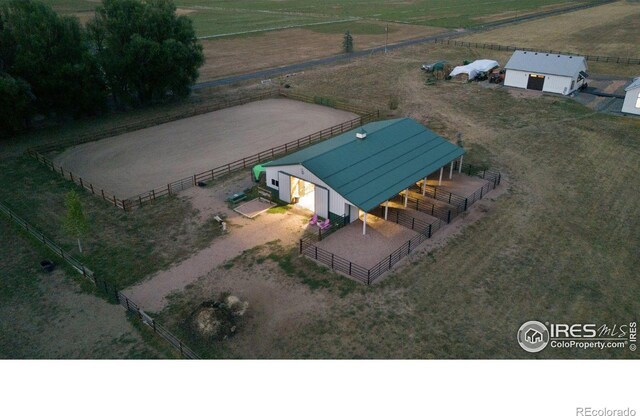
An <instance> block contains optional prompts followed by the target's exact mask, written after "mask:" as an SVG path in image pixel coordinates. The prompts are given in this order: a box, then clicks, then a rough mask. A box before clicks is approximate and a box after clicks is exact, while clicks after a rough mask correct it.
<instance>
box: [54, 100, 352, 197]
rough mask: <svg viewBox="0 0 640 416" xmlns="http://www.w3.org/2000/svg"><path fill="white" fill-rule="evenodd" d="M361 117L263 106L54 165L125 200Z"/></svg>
mask: <svg viewBox="0 0 640 416" xmlns="http://www.w3.org/2000/svg"><path fill="white" fill-rule="evenodd" d="M356 117H357V115H355V114H353V113H349V112H346V111H341V110H336V109H333V108H329V107H325V106H320V105H315V104H308V103H303V102H300V101H294V100H288V99H268V100H261V101H256V102H252V103H249V104H245V105H241V106H237V107H232V108H227V109H223V110H220V111H214V112H211V113H207V114H202V115H199V116H195V117H189V118H185V119H182V120H177V121H173V122H170V123H165V124H161V125H158V126H154V127H150V128H147V129H143V130H138V131H134V132H130V133H125V134H122V135H119V136H115V137H110V138H108V139H104V140H100V141H96V142H91V143H86V144H82V145H79V146H75V147H72V148H70V149H67V150H65V151H64V152H62V153H61V154H58V155H57V156H55V158H54V162H55V163H57V164H59V165H60V166H62V167H63V168H64V169H65V170H68V171H71V172H73V173H74V174H75V175H78V176H80V177H82V178H84V179H85V180H88V181H90V182H92V183H94V184H96V185H99V186H100V187H102V188H104V189H106V190H109V191H111V192H114V193H115V194H116V195H118V196H119V197H125V198H126V197H131V196H133V195H137V194H139V193H142V192H145V191H149V190H151V189H153V188H157V187H160V186H163V185H165V184H167V183H169V182H172V181H175V180H178V179H182V178H186V177H189V176H191V175H194V174H196V173H200V172H203V171H205V170H208V169H213V168H215V167H218V166H222V165H224V164H226V163H230V162H234V161H236V160H238V159H242V158H243V157H245V156H250V155H253V154H256V153H258V152H261V151H263V150H268V149H270V148H272V147H274V146H278V145H282V144H284V143H287V142H290V141H292V140H295V139H298V138H301V137H304V136H307V135H309V134H311V133H314V132H316V131H319V130H322V129H324V128H327V127H331V126H334V125H337V124H340V123H342V122H345V121H348V120H352V119H354V118H356Z"/></svg>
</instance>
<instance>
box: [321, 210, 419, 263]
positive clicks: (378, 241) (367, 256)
mask: <svg viewBox="0 0 640 416" xmlns="http://www.w3.org/2000/svg"><path fill="white" fill-rule="evenodd" d="M362 225H363V224H362V217H361V219H360V220H357V221H354V222H352V223H351V224H349V225H347V226H346V227H344V228H341V229H339V230H338V231H336V232H334V233H333V234H331V235H330V236H329V237H327V238H325V239H323V240H322V241H319V242H318V243H316V245H317V246H318V247H319V248H322V249H324V250H327V251H328V252H329V253H334V254H336V255H338V256H340V257H343V258H345V259H346V260H349V261H350V262H353V263H355V264H357V265H359V266H362V267H364V268H366V269H370V268H372V267H373V266H375V265H376V264H378V263H379V262H380V261H382V260H383V259H384V258H385V257H389V254H391V253H393V252H394V251H395V250H397V249H398V248H399V247H400V246H401V245H403V244H404V243H406V242H407V241H409V240H411V239H412V238H413V237H415V236H416V235H417V233H416V232H415V231H413V230H410V229H409V228H406V227H403V226H402V225H398V224H395V223H392V222H390V221H385V220H384V218H378V217H375V216H373V215H367V233H366V235H362Z"/></svg>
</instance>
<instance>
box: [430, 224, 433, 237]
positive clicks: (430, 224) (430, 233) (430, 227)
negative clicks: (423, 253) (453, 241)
mask: <svg viewBox="0 0 640 416" xmlns="http://www.w3.org/2000/svg"><path fill="white" fill-rule="evenodd" d="M432 225H433V224H429V238H431V226H432Z"/></svg>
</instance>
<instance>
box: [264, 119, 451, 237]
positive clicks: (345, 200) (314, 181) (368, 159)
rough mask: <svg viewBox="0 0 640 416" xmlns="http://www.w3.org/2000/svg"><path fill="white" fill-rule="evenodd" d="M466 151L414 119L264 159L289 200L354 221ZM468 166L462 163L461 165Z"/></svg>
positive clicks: (270, 182) (271, 180)
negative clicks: (270, 159)
mask: <svg viewBox="0 0 640 416" xmlns="http://www.w3.org/2000/svg"><path fill="white" fill-rule="evenodd" d="M463 154H464V150H463V149H462V148H460V147H458V146H456V145H454V144H452V143H450V142H449V141H448V140H446V139H444V138H443V137H441V136H439V135H437V134H436V133H434V132H433V131H431V130H429V129H427V128H426V127H424V126H423V125H421V124H420V123H418V122H417V121H415V120H413V119H410V118H399V119H391V120H384V121H377V122H373V123H369V124H366V125H364V126H362V128H358V129H355V130H351V131H348V132H346V133H343V134H341V135H339V136H336V137H334V138H332V139H329V140H326V141H324V142H321V143H318V144H315V145H313V146H310V147H307V148H305V149H302V150H300V151H298V152H295V153H292V154H290V155H287V156H285V157H283V158H281V159H278V160H274V161H271V162H269V163H266V164H264V165H263V166H264V168H265V171H266V184H267V186H268V187H270V188H271V189H272V190H273V192H274V193H275V194H277V195H278V198H279V199H280V200H281V201H283V202H284V203H287V204H297V205H298V206H301V207H303V208H306V209H308V210H310V211H313V212H314V213H315V214H316V215H317V216H318V217H320V218H325V219H329V220H330V221H331V222H334V221H341V222H343V223H349V222H352V221H355V220H357V219H358V218H359V215H360V212H363V216H364V222H363V233H365V232H366V213H367V212H368V211H371V210H373V209H375V208H377V207H378V206H379V205H380V204H383V203H384V202H385V201H388V200H389V199H391V198H393V197H394V196H396V195H398V194H399V193H401V192H402V191H404V190H405V189H408V188H409V187H410V186H412V185H414V184H415V183H416V182H418V181H420V180H422V179H425V178H426V177H427V176H428V175H429V174H431V173H433V172H436V171H437V170H439V169H440V178H442V174H443V171H444V168H445V167H446V166H447V165H449V170H450V172H449V175H451V174H452V172H453V162H454V161H456V160H460V162H462V156H463ZM459 166H462V163H460V164H459Z"/></svg>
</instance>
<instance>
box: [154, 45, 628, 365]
mask: <svg viewBox="0 0 640 416" xmlns="http://www.w3.org/2000/svg"><path fill="white" fill-rule="evenodd" d="M491 52H493V51H482V50H480V51H478V50H473V49H472V50H467V49H464V48H454V49H449V50H444V49H440V48H433V46H432V45H422V46H416V47H412V48H407V49H403V50H401V51H394V52H392V53H389V54H387V55H386V56H383V55H376V56H373V57H371V58H362V59H354V60H352V61H351V62H345V63H343V64H340V65H336V66H331V67H322V68H316V69H314V70H309V71H305V73H304V74H301V75H300V76H298V77H295V79H293V80H292V81H291V82H292V88H293V89H294V90H295V91H300V92H302V93H315V94H321V95H326V96H333V97H336V98H339V99H351V100H358V101H362V102H368V103H371V104H373V105H376V106H378V107H380V108H387V109H388V108H389V103H390V101H391V100H390V99H391V98H395V99H397V101H398V102H399V107H398V109H397V110H395V111H393V112H391V111H389V113H393V114H395V115H403V116H410V117H414V118H416V119H417V120H420V121H421V122H423V123H425V124H426V125H427V126H429V127H431V128H432V129H434V130H436V131H437V132H438V133H440V134H442V135H444V136H445V137H456V135H457V134H458V133H459V134H460V135H461V138H462V140H463V141H464V146H465V148H466V150H467V152H468V157H467V156H465V160H467V159H468V161H469V162H471V163H482V162H486V163H488V164H490V165H491V166H493V167H494V168H497V169H500V170H501V171H502V172H503V173H504V181H505V182H504V183H505V185H504V186H505V190H504V194H503V195H502V196H500V197H498V198H494V197H491V198H489V199H486V200H483V201H482V202H481V203H479V205H478V206H477V207H475V208H473V210H472V212H471V213H470V214H468V215H464V216H463V217H462V219H461V221H462V222H464V223H465V227H457V226H456V228H455V230H454V231H453V232H452V233H450V234H449V236H448V238H447V239H446V240H445V241H446V242H441V243H440V244H439V245H438V246H436V247H435V249H434V247H431V251H430V252H429V253H428V254H427V253H425V252H424V251H423V252H418V253H417V254H415V255H412V256H410V257H409V258H408V259H407V260H406V261H404V263H402V264H401V265H400V267H399V268H398V269H396V270H395V271H393V272H392V273H391V275H390V276H388V277H387V278H386V279H385V280H384V281H382V282H381V283H380V284H376V285H374V286H372V287H363V286H355V287H354V286H351V285H350V284H349V283H351V282H347V283H343V282H346V281H345V279H344V278H343V277H340V276H336V275H335V274H333V273H331V272H329V271H328V270H326V269H323V268H321V267H317V266H314V265H313V264H309V262H308V261H306V260H305V259H304V258H300V257H299V256H298V254H297V248H296V247H293V246H286V245H285V246H283V245H277V244H276V245H273V244H272V245H265V246H261V247H259V248H258V249H256V250H252V251H248V252H246V253H244V254H243V255H242V256H240V257H239V258H237V259H234V260H233V261H232V262H230V263H229V265H228V266H227V267H224V268H219V269H214V270H212V271H211V272H210V274H209V275H208V276H206V277H203V278H202V279H200V281H199V282H197V283H196V284H194V285H192V286H190V287H189V288H188V289H187V290H186V291H184V292H182V293H180V294H176V295H175V296H174V298H173V299H172V301H171V302H170V304H169V306H168V307H167V308H166V309H165V310H164V311H163V312H162V314H161V317H162V319H163V320H164V321H165V322H167V323H168V325H169V326H170V327H171V328H172V330H174V331H176V332H177V333H179V334H181V335H182V336H185V337H189V334H188V332H185V328H184V327H183V326H181V325H182V324H181V323H182V322H183V320H184V319H185V317H186V316H188V313H189V312H190V311H192V310H193V308H194V307H195V306H197V305H198V303H199V302H201V301H203V300H206V299H208V298H210V297H211V296H212V293H213V294H215V293H219V292H221V291H231V292H234V293H242V294H244V295H245V299H246V300H247V301H248V302H249V304H250V305H252V304H255V305H256V309H255V310H254V312H253V315H250V316H249V318H248V320H247V322H246V323H245V325H246V326H245V327H244V328H243V329H241V330H240V332H239V334H238V335H237V337H236V338H234V339H231V340H229V341H228V342H225V343H222V344H210V345H199V346H198V348H199V351H200V352H201V353H202V354H204V355H205V356H209V357H228V358H231V357H233V358H238V357H258V358H267V357H268V358H291V357H297V358H309V357H311V358H321V357H322V358H374V357H375V358H389V357H395V358H463V357H465V358H505V357H509V358H532V356H531V355H530V354H528V353H526V352H524V351H523V350H522V349H521V348H520V347H519V346H518V344H517V343H516V341H515V334H516V332H517V329H518V327H519V326H520V325H521V324H522V323H523V322H525V321H527V320H531V319H537V320H541V321H543V322H544V321H559V322H587V321H589V322H590V321H593V322H597V323H607V322H609V323H614V322H620V323H625V322H628V321H629V320H633V319H635V311H637V306H638V304H637V299H636V296H635V293H637V292H638V291H639V290H640V286H638V280H637V278H636V277H637V270H638V267H639V264H638V260H637V256H635V254H634V253H637V252H638V250H640V239H639V238H640V237H639V235H638V234H637V232H635V230H637V229H638V227H640V223H639V219H640V208H639V207H640V205H639V204H638V195H639V194H640V189H638V185H637V178H638V176H639V175H640V170H639V169H640V167H639V165H638V163H637V158H638V157H639V156H640V147H639V146H638V143H639V140H640V121H638V120H634V119H629V118H622V117H613V116H605V115H600V114H597V113H593V112H592V111H591V110H589V109H587V108H585V107H582V106H581V105H580V104H578V103H576V102H574V101H572V100H570V99H567V98H566V97H560V96H551V95H549V96H547V95H538V96H529V95H526V94H518V93H517V92H514V91H513V90H508V89H506V88H497V89H494V88H485V87H483V86H481V85H479V84H477V83H470V84H467V83H457V82H439V83H437V84H436V85H433V86H428V85H425V84H424V74H423V73H422V72H421V71H420V70H419V66H420V64H421V63H423V61H434V60H437V59H441V58H445V59H448V60H450V61H459V60H462V59H463V58H470V59H472V58H476V57H483V56H484V54H487V53H491ZM507 55H508V54H505V56H504V57H503V58H501V61H502V60H503V59H504V58H506V57H507ZM491 57H492V56H491ZM327 80H331V82H327ZM380 80H384V82H380ZM372 85H376V88H371V86H372ZM265 285H269V288H270V289H269V290H270V291H271V292H273V293H295V294H296V295H295V296H290V297H289V298H288V299H287V302H286V304H285V305H283V306H282V307H280V308H278V309H279V310H281V311H282V313H285V311H302V312H301V313H300V314H299V315H292V314H290V315H287V317H286V319H282V320H274V319H271V318H270V315H269V312H268V311H270V310H273V309H274V308H276V306H275V305H276V303H275V300H273V301H272V300H270V299H269V298H267V299H265V297H264V295H263V294H260V295H259V294H255V296H254V295H253V294H252V292H253V291H250V290H248V289H246V288H248V287H253V286H255V287H263V286H265ZM270 298H271V299H276V295H275V294H274V295H272V296H270ZM309 304H319V305H321V306H318V307H315V308H313V309H312V310H309V308H308V306H306V305H309ZM267 328H268V330H267ZM537 356H538V357H542V358H545V357H546V358H607V357H621V358H622V357H627V358H631V357H635V356H636V355H635V353H633V352H631V351H629V350H628V349H626V350H606V351H603V352H596V351H578V350H554V349H550V348H547V349H546V350H545V351H543V352H541V353H539V354H538V355H537Z"/></svg>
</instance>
